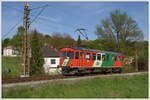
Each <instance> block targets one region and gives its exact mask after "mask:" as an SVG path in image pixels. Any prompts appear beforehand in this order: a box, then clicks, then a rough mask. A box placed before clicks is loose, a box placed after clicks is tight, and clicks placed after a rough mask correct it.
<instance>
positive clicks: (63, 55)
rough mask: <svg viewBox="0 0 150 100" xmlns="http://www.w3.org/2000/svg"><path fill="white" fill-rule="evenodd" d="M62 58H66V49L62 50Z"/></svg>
mask: <svg viewBox="0 0 150 100" xmlns="http://www.w3.org/2000/svg"><path fill="white" fill-rule="evenodd" d="M61 58H63V59H64V58H66V51H63V52H61Z"/></svg>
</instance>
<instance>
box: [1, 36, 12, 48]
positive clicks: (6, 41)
mask: <svg viewBox="0 0 150 100" xmlns="http://www.w3.org/2000/svg"><path fill="white" fill-rule="evenodd" d="M9 44H10V39H9V38H6V39H4V40H3V41H2V47H3V48H4V47H7V46H8V45H9Z"/></svg>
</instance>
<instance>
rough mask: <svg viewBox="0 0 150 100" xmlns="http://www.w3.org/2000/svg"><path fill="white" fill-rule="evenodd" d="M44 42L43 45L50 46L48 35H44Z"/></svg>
mask: <svg viewBox="0 0 150 100" xmlns="http://www.w3.org/2000/svg"><path fill="white" fill-rule="evenodd" d="M44 40H45V43H47V44H50V40H51V37H50V36H49V35H48V34H46V35H45V36H44Z"/></svg>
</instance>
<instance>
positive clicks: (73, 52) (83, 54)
mask: <svg viewBox="0 0 150 100" xmlns="http://www.w3.org/2000/svg"><path fill="white" fill-rule="evenodd" d="M123 58H124V56H123V55H122V54H121V53H116V52H108V51H101V50H95V49H89V48H83V47H70V48H61V49H60V64H59V66H60V67H62V73H63V74H75V73H82V72H94V71H103V72H107V71H112V72H114V71H118V72H120V71H121V69H122V67H123Z"/></svg>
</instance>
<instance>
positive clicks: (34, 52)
mask: <svg viewBox="0 0 150 100" xmlns="http://www.w3.org/2000/svg"><path fill="white" fill-rule="evenodd" d="M31 34H32V38H31V69H30V70H31V71H30V74H31V75H33V74H41V73H42V72H43V64H44V59H43V55H42V52H41V48H42V43H41V42H40V41H41V40H40V39H39V37H38V32H37V31H36V30H34V31H33V32H32V33H31Z"/></svg>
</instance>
